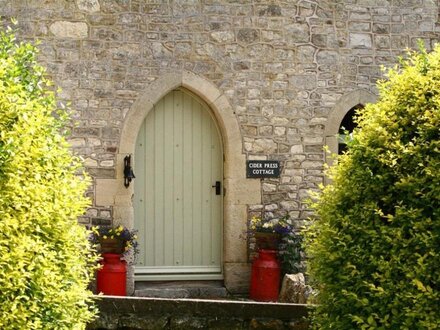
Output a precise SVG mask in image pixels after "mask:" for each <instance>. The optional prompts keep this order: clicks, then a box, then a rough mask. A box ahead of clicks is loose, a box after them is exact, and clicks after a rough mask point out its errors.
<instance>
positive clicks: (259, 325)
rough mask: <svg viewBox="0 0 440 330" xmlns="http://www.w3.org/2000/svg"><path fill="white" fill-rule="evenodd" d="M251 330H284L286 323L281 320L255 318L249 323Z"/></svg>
mask: <svg viewBox="0 0 440 330" xmlns="http://www.w3.org/2000/svg"><path fill="white" fill-rule="evenodd" d="M249 329H267V330H281V329H284V323H283V321H281V320H274V319H263V318H261V319H260V318H255V319H252V320H251V322H250V323H249Z"/></svg>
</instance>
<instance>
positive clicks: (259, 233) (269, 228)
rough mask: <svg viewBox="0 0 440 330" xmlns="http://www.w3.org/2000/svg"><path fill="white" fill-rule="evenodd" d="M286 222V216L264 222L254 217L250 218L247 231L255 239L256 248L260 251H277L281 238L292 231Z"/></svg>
mask: <svg viewBox="0 0 440 330" xmlns="http://www.w3.org/2000/svg"><path fill="white" fill-rule="evenodd" d="M287 220H288V217H287V216H286V217H282V218H279V219H266V220H265V219H262V218H260V217H256V216H254V217H252V219H251V221H250V224H249V231H250V233H251V235H253V237H254V238H255V242H256V246H257V248H258V249H260V250H262V249H263V250H278V248H279V244H280V242H281V239H282V237H283V236H284V235H287V234H288V233H290V232H291V230H292V226H291V225H290V224H289V223H288V222H287Z"/></svg>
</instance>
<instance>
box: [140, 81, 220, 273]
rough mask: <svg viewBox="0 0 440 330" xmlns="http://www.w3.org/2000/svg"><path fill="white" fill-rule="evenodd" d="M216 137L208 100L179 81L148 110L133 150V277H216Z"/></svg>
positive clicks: (218, 233)
mask: <svg viewBox="0 0 440 330" xmlns="http://www.w3.org/2000/svg"><path fill="white" fill-rule="evenodd" d="M221 141H222V139H221V136H220V132H219V129H218V127H217V124H216V122H215V119H214V117H213V115H212V112H211V110H210V109H209V107H208V106H207V105H206V104H205V103H204V102H203V101H201V100H200V99H198V98H197V97H195V96H193V95H192V94H191V93H190V92H189V91H187V90H185V89H184V88H179V89H175V90H173V91H171V92H169V93H168V94H167V95H165V96H164V97H163V98H162V99H161V100H160V101H159V102H157V103H156V104H155V105H154V108H153V109H152V110H151V111H150V112H149V113H148V115H147V117H146V118H145V120H144V122H143V124H142V126H141V128H140V130H139V133H138V137H137V140H136V147H135V154H134V160H135V162H134V171H135V174H136V180H135V181H134V196H133V206H134V227H135V228H137V229H138V230H139V233H138V237H139V239H138V241H139V250H140V254H139V258H138V260H137V264H136V266H135V274H136V279H138V280H190V279H199V280H207V279H222V242H223V235H222V233H223V146H222V143H221Z"/></svg>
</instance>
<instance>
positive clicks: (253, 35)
mask: <svg viewBox="0 0 440 330" xmlns="http://www.w3.org/2000/svg"><path fill="white" fill-rule="evenodd" d="M257 39H258V31H257V30H255V29H240V30H238V33H237V41H239V42H244V43H251V42H255V41H257Z"/></svg>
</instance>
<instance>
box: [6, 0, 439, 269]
mask: <svg viewBox="0 0 440 330" xmlns="http://www.w3.org/2000/svg"><path fill="white" fill-rule="evenodd" d="M0 15H1V16H2V19H3V25H6V24H7V23H8V21H9V19H10V18H11V17H15V18H16V19H18V22H19V24H18V26H19V29H20V30H19V37H20V38H21V39H26V40H36V39H39V40H40V41H41V44H40V46H39V48H40V49H41V52H40V60H41V62H42V63H43V64H44V65H45V66H46V67H47V68H48V72H49V74H50V76H51V77H52V79H53V80H54V81H55V83H56V84H57V85H58V86H60V87H61V88H62V89H63V91H62V92H61V93H60V97H61V99H62V100H64V101H66V102H69V103H70V104H71V107H72V110H73V117H74V119H75V120H76V122H77V125H76V126H74V127H72V133H73V135H72V138H71V140H70V142H71V143H72V147H73V149H74V150H75V152H77V153H78V154H79V155H81V156H82V157H83V158H84V160H85V164H86V167H87V170H88V171H89V173H90V174H91V175H92V177H93V179H94V185H93V186H92V187H91V190H90V195H91V196H92V197H94V202H93V206H92V207H91V208H90V209H89V210H88V212H87V214H86V215H85V216H84V217H83V218H82V219H81V222H82V223H84V224H87V225H91V224H110V223H111V222H112V219H115V218H116V219H118V217H119V215H117V214H115V213H117V212H116V211H115V204H114V203H113V202H114V199H115V198H114V197H113V195H110V197H109V198H102V196H99V193H98V195H97V191H96V189H97V186H99V184H101V187H103V188H102V189H101V191H112V189H114V190H115V191H116V190H117V189H119V188H115V187H113V186H111V187H110V186H107V185H106V184H107V182H108V181H106V180H110V181H111V180H114V179H116V178H117V176H118V171H120V169H119V167H120V166H119V165H118V166H119V167H118V166H117V164H120V161H119V162H118V153H119V149H120V145H121V135H122V133H123V132H122V131H123V127H124V121H126V120H127V119H126V117H127V114H128V113H129V112H130V111H132V108H133V106H134V104H135V102H136V101H138V102H139V100H142V97H143V95H144V94H145V93H146V92H147V91H149V88H150V87H149V86H152V84H154V83H155V82H156V83H157V84H159V85H160V84H162V82H161V81H160V79H161V78H162V77H164V76H166V75H167V74H176V73H181V74H182V75H185V74H186V73H190V74H191V75H193V76H195V77H200V78H202V79H204V81H207V82H209V83H210V84H212V86H214V87H215V93H220V94H221V96H222V97H223V98H224V99H222V101H221V102H220V103H221V104H218V108H222V104H223V105H224V104H227V105H228V106H227V107H223V108H222V109H223V111H224V112H227V115H228V116H229V117H230V118H232V119H233V120H234V121H235V122H236V123H237V124H238V127H239V132H240V134H239V135H240V136H239V137H238V139H236V140H234V145H235V147H236V148H238V150H239V151H241V153H242V154H243V160H241V159H240V160H237V162H236V163H240V164H241V163H244V160H245V159H271V160H280V161H281V165H282V173H281V177H280V178H277V179H265V180H262V181H261V182H260V181H258V180H257V181H256V180H255V179H253V180H251V179H249V180H248V181H245V179H243V180H242V181H240V183H239V184H238V183H237V182H238V181H237V182H236V183H235V186H237V187H238V188H236V191H237V193H236V196H235V197H234V198H233V199H234V200H237V201H238V200H240V201H239V202H237V205H239V206H240V207H237V208H234V207H235V206H234V205H235V204H230V205H229V206H228V205H227V206H226V208H228V207H229V209H226V210H225V214H226V216H230V217H231V218H232V217H235V218H241V217H243V219H240V221H241V223H242V224H243V223H245V222H246V218H250V217H251V216H253V215H262V214H263V215H264V216H267V217H278V216H283V215H286V214H289V215H290V216H291V217H292V219H293V220H294V222H295V224H296V225H297V226H301V225H302V224H303V222H304V220H305V219H306V218H307V217H308V216H309V215H310V212H309V210H307V207H306V206H305V204H304V199H305V198H306V197H307V195H308V191H309V190H310V189H316V188H317V186H318V185H319V184H320V183H322V182H323V179H324V175H323V164H324V162H325V155H324V152H323V146H324V144H329V143H330V142H329V141H330V140H331V139H330V137H331V136H332V135H334V134H335V133H336V131H334V132H333V131H332V130H330V131H329V127H336V128H337V127H338V126H339V123H338V122H337V121H338V120H340V119H341V118H342V117H343V115H344V114H345V112H346V111H348V110H349V108H350V107H351V106H354V105H356V104H357V103H365V102H367V101H370V100H372V99H374V94H375V93H376V90H375V83H376V81H377V80H378V79H379V78H381V77H382V75H383V73H382V71H381V66H385V67H387V66H391V65H393V64H394V63H395V62H396V57H397V56H398V55H402V54H404V49H405V48H407V47H416V44H417V40H418V39H421V40H422V41H423V42H424V44H425V46H426V47H427V49H428V50H429V49H431V47H432V46H433V44H434V43H435V42H437V41H438V39H439V32H440V27H439V23H438V3H437V1H433V0H332V1H313V0H292V1H276V2H273V1H269V0H268V1H264V0H263V1H246V0H237V1H213V0H205V1H159V0H156V1H140V0H76V1H73V0H48V1H43V2H42V1H36V0H26V1H25V0H14V1H12V0H9V1H8V0H0ZM188 79H192V78H188ZM207 88H208V87H207ZM209 88H211V87H209ZM215 93H214V94H215ZM353 93H354V94H353ZM352 95H355V96H356V97H355V98H353V97H352ZM363 95H367V96H368V95H370V96H371V95H372V96H373V97H363ZM199 96H200V97H202V98H205V96H204V95H199ZM215 100H216V98H213V99H212V102H215ZM350 102H354V104H351V103H350ZM235 122H234V123H235ZM327 138H329V139H327ZM227 156H228V155H227ZM236 159H238V158H236ZM238 171H240V172H241V171H244V168H243V170H242V169H241V168H240V169H239V170H238ZM243 175H244V173H243ZM246 182H247V183H246ZM240 187H241V188H240ZM243 187H245V188H243ZM246 187H249V188H248V190H249V191H254V190H257V191H258V194H257V195H256V196H258V198H253V199H250V198H247V197H248V196H247V194H248V192H246ZM240 189H242V190H240ZM229 191H231V190H229ZM115 195H117V192H115ZM260 196H261V197H260ZM124 198H125V197H124ZM239 203H241V204H239ZM123 205H124V206H123V208H122V209H121V210H123V211H120V213H124V214H125V213H127V212H128V213H129V212H130V211H129V210H130V198H129V197H126V198H125V199H124V201H123ZM243 205H244V207H245V209H244V211H243V209H242V208H241V206H243ZM231 223H232V222H231ZM228 226H229V225H226V226H225V233H226V234H225V235H236V233H237V232H238V231H239V230H238V228H236V227H234V226H235V225H232V226H229V227H228ZM240 229H241V228H240ZM228 233H231V234H228ZM234 240H235V236H234ZM230 241H233V240H232V239H231V240H230ZM225 245H226V246H232V243H231V244H229V243H228V244H225ZM225 253H226V255H227V256H226V258H227V259H228V260H230V262H231V267H232V268H234V267H236V266H237V265H235V264H233V263H234V262H235V263H237V262H238V261H239V262H243V260H241V259H240V258H238V259H240V260H238V259H237V258H235V257H234V256H229V255H228V253H229V252H227V251H226V252H225ZM232 268H231V269H232ZM234 269H236V272H237V274H238V273H241V272H243V268H240V267H238V268H234ZM231 274H232V273H231Z"/></svg>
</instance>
